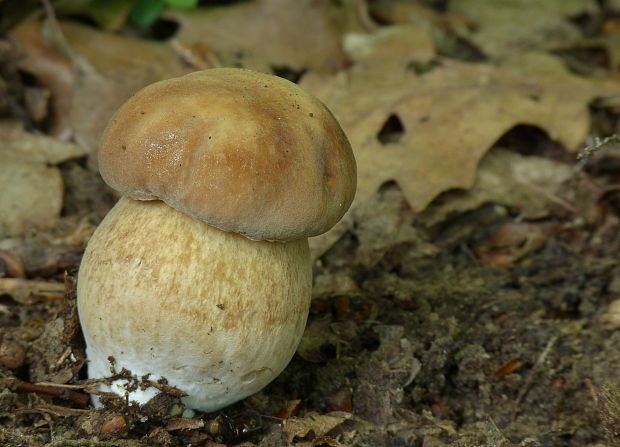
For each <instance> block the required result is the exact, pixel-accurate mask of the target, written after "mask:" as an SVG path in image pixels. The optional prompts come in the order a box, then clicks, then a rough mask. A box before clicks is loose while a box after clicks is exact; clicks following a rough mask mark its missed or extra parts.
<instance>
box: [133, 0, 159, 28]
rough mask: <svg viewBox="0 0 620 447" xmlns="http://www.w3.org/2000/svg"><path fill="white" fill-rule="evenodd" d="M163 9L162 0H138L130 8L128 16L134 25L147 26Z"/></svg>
mask: <svg viewBox="0 0 620 447" xmlns="http://www.w3.org/2000/svg"><path fill="white" fill-rule="evenodd" d="M163 9H164V0H138V1H137V2H136V3H135V5H134V6H133V8H132V9H131V12H130V13H129V18H130V19H131V21H132V22H133V23H135V24H136V25H138V26H140V27H147V26H149V25H151V24H152V23H153V22H155V20H157V17H159V14H161V11H162V10H163Z"/></svg>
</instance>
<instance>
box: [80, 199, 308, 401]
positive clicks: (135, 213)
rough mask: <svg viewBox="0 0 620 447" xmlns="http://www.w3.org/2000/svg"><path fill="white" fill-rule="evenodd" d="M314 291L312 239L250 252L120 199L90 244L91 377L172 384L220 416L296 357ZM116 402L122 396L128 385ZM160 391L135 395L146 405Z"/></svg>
mask: <svg viewBox="0 0 620 447" xmlns="http://www.w3.org/2000/svg"><path fill="white" fill-rule="evenodd" d="M310 292H311V266H310V255H309V250H308V243H307V239H301V240H296V241H292V242H287V243H279V242H266V241H250V240H248V239H246V238H244V237H242V236H239V235H237V234H234V233H225V232H223V231H220V230H218V229H216V228H214V227H211V226H209V225H207V224H205V223H203V222H201V221H198V220H196V219H193V218H191V217H189V216H187V215H185V214H183V213H181V212H179V211H177V210H175V209H173V208H171V207H169V206H167V205H165V204H164V203H163V202H160V201H149V202H140V201H135V200H131V199H127V198H122V199H121V200H120V201H119V202H118V204H117V205H116V206H115V207H114V208H113V209H112V211H111V212H110V213H109V214H108V215H107V216H106V218H105V219H104V220H103V222H102V223H101V225H100V226H99V228H98V229H97V231H96V232H95V234H94V235H93V237H92V238H91V240H90V242H89V244H88V248H87V249H86V253H85V254H84V258H83V261H82V265H81V268H80V276H79V281H78V310H79V314H80V320H81V324H82V329H83V332H84V336H85V338H86V344H87V357H88V361H89V364H88V376H89V377H91V378H98V377H109V376H110V375H111V370H110V367H111V365H110V362H109V360H108V358H109V357H110V356H112V357H113V358H114V360H115V367H116V369H117V370H120V369H121V368H127V369H128V370H130V371H131V372H132V373H133V374H135V375H138V377H140V376H141V375H144V374H151V377H150V379H151V380H156V379H158V378H161V377H163V378H165V379H167V381H168V384H169V385H172V386H174V387H177V388H179V389H181V390H182V391H184V392H186V393H187V394H188V396H187V397H185V398H183V399H184V402H185V403H186V404H187V405H188V406H190V407H191V408H195V409H198V410H202V411H214V410H217V409H219V408H222V407H224V406H226V405H229V404H231V403H233V402H236V401H238V400H240V399H243V398H244V397H246V396H249V395H251V394H253V393H255V392H257V391H258V390H260V389H261V388H263V387H264V386H265V385H267V384H268V383H269V382H270V381H271V380H273V379H274V378H275V377H276V376H277V375H278V374H279V373H280V372H281V371H282V370H283V369H284V367H285V366H286V365H287V364H288V362H289V361H290V359H291V357H292V356H293V354H294V352H295V350H296V348H297V345H298V343H299V340H300V338H301V335H302V333H303V330H304V326H305V323H306V317H307V315H308V308H309V304H310ZM111 389H112V390H113V391H116V392H117V393H119V394H123V395H124V393H125V390H124V387H123V384H122V383H115V384H113V386H112V388H111ZM157 392H158V391H157V390H155V389H152V388H151V389H147V390H135V391H131V392H130V393H129V399H130V400H135V401H137V402H138V403H144V402H146V401H147V400H148V399H150V398H151V397H152V396H153V395H155V394H156V393H157Z"/></svg>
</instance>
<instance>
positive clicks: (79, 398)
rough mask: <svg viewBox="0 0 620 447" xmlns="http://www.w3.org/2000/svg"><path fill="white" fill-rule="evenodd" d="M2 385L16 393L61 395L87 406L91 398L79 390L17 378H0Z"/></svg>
mask: <svg viewBox="0 0 620 447" xmlns="http://www.w3.org/2000/svg"><path fill="white" fill-rule="evenodd" d="M0 385H4V386H6V387H7V388H8V389H9V390H11V391H13V392H15V393H37V394H45V395H47V396H52V397H59V398H61V399H65V400H69V401H71V402H73V403H75V404H78V405H82V406H86V405H88V402H89V400H90V397H89V396H88V394H84V393H79V392H77V391H69V390H66V389H58V388H57V387H51V386H43V385H35V384H34V383H30V382H23V381H21V380H15V379H5V378H0Z"/></svg>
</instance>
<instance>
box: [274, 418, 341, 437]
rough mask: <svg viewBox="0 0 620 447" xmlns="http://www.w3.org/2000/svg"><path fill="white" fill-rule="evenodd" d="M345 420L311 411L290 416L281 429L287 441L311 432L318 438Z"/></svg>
mask: <svg viewBox="0 0 620 447" xmlns="http://www.w3.org/2000/svg"><path fill="white" fill-rule="evenodd" d="M346 420H347V419H346V418H344V417H342V416H330V415H328V414H318V413H314V412H311V413H308V414H306V415H305V416H304V417H302V418H298V417H291V418H288V419H287V420H285V421H284V426H283V431H284V433H285V434H286V438H287V440H288V442H289V443H290V442H293V440H294V439H295V438H305V437H306V436H309V435H311V434H312V435H313V437H317V438H320V437H322V436H323V435H325V434H327V433H328V432H330V431H331V430H333V429H334V428H336V427H338V426H339V425H340V424H342V423H343V422H345V421H346Z"/></svg>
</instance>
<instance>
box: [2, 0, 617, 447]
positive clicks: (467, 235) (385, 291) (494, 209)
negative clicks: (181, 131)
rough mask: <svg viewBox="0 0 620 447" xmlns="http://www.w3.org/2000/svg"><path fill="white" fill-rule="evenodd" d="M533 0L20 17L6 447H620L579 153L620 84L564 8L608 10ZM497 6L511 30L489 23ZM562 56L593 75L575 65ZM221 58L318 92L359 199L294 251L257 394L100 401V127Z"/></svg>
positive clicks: (5, 156) (599, 236)
mask: <svg viewBox="0 0 620 447" xmlns="http://www.w3.org/2000/svg"><path fill="white" fill-rule="evenodd" d="M530 3H531V2H527V1H525V0H520V1H514V2H506V4H502V5H500V4H499V3H497V4H495V2H476V1H465V0H462V1H458V0H454V1H451V2H448V3H447V10H445V11H442V10H440V9H435V8H434V7H433V2H404V1H400V0H391V1H388V0H381V1H376V2H372V3H371V4H370V5H369V7H368V9H367V5H366V3H365V2H363V1H354V0H351V1H342V2H303V3H302V4H301V5H300V7H299V9H298V10H292V9H291V8H287V5H286V2H282V1H281V0H258V1H253V2H240V3H233V4H230V5H225V6H218V7H216V8H205V9H204V10H202V9H199V10H197V11H191V12H189V11H180V10H179V11H175V10H169V11H167V12H165V13H164V16H163V17H164V18H165V20H171V21H175V22H176V23H177V24H178V25H179V26H180V31H179V32H178V33H177V35H175V36H172V37H169V38H167V39H164V40H163V41H152V40H147V39H146V38H144V37H139V36H138V34H139V33H136V32H135V31H131V29H130V27H126V26H123V25H119V23H122V19H123V17H124V14H126V11H127V10H126V9H123V8H120V7H118V5H117V6H116V7H115V8H116V9H114V14H112V15H111V16H110V17H113V22H114V23H112V22H110V23H109V25H107V26H106V27H107V28H108V31H101V30H98V29H96V28H94V27H92V25H86V26H85V25H84V24H78V23H76V22H75V21H72V20H64V21H62V22H59V23H51V24H50V22H49V21H48V22H45V21H40V20H34V19H32V18H31V19H28V20H26V21H23V20H16V23H17V25H15V26H13V28H12V29H11V30H10V32H9V37H8V38H7V39H4V40H3V41H2V42H1V44H2V45H5V46H3V47H2V48H5V47H6V45H9V47H11V48H13V49H12V50H11V51H2V52H0V55H1V56H0V57H2V58H3V59H2V60H1V61H0V62H1V64H0V65H2V69H1V70H0V73H2V81H1V82H0V97H2V100H1V101H0V106H1V107H0V110H2V113H3V114H4V115H5V116H4V117H2V119H1V120H0V129H1V131H0V162H1V164H0V173H2V172H5V173H6V172H8V173H10V175H8V176H4V177H3V176H2V175H0V188H1V190H0V191H1V193H0V203H2V207H1V208H0V211H1V213H0V229H1V230H2V231H1V232H0V233H1V234H0V388H1V391H0V418H1V422H0V444H2V445H29V446H46V445H49V446H51V445H84V446H89V445H92V446H104V445H105V446H147V445H148V446H179V445H188V444H191V445H198V446H211V447H214V446H221V445H240V446H245V447H250V446H253V445H261V446H299V447H302V446H340V445H359V446H364V445H388V446H406V445H412V446H419V445H423V446H425V447H428V446H437V447H439V446H451V447H464V446H486V445H493V446H499V445H501V446H534V445H539V446H591V447H595V446H600V445H605V443H607V442H609V443H613V442H617V439H618V436H619V435H618V433H619V432H620V431H619V430H618V427H619V426H620V422H619V418H618V414H617V413H618V411H617V407H618V406H619V405H620V404H619V403H618V401H619V398H618V392H617V386H618V384H617V383H616V382H617V377H616V371H617V366H618V364H620V350H618V348H617V346H618V343H619V340H618V338H619V337H620V335H619V334H620V332H618V328H619V327H620V323H618V311H617V308H618V304H617V303H618V300H619V299H620V296H619V293H620V286H618V283H619V280H618V278H620V266H619V264H618V260H617V253H618V249H619V248H620V236H619V235H620V232H619V231H618V229H619V226H620V193H619V192H618V191H620V188H618V186H617V179H618V174H619V173H620V163H618V160H619V157H618V152H617V148H616V147H614V145H613V144H609V145H603V146H602V147H601V148H600V149H598V150H597V151H592V153H591V154H590V156H589V157H588V158H587V159H585V160H584V161H581V162H577V161H576V157H575V155H576V152H577V151H578V150H580V149H581V148H582V147H583V145H584V144H586V141H588V139H589V135H590V133H591V132H593V131H594V129H608V131H607V132H609V133H613V132H616V131H617V129H618V123H619V122H620V121H619V120H618V118H619V117H620V112H619V109H618V108H617V106H616V105H614V101H616V102H617V100H616V98H617V96H618V95H619V93H620V83H619V82H618V80H617V72H616V71H617V66H616V65H615V63H614V62H613V61H614V60H615V59H614V57H615V56H613V51H614V50H613V48H614V46H613V45H615V44H613V42H611V41H612V40H613V39H614V37H613V33H612V32H610V31H609V26H611V25H607V26H608V28H606V30H607V31H605V32H601V33H600V34H599V35H596V36H594V37H596V38H597V39H599V40H601V41H603V42H604V43H605V42H607V43H605V45H602V46H601V48H603V50H604V51H609V53H610V59H609V61H610V63H609V65H605V64H604V63H603V64H602V65H601V62H600V59H599V58H598V57H597V56H596V55H595V54H588V53H587V52H586V53H585V55H584V53H583V48H584V47H587V48H589V47H588V46H587V45H590V44H591V42H589V43H588V39H591V37H592V36H591V34H592V29H591V28H588V29H586V28H584V26H585V25H584V22H579V21H576V20H573V19H574V18H575V17H576V16H577V15H582V16H583V17H586V16H588V17H595V18H597V17H598V18H599V19H600V21H599V22H600V23H601V24H605V23H606V24H610V23H612V20H613V16H611V15H606V14H607V10H605V9H604V8H601V7H599V6H597V5H598V4H597V3H594V2H590V1H586V0H584V1H577V0H573V1H570V2H548V3H547V4H546V6H545V8H543V9H542V10H537V9H535V8H534V7H531V6H529V5H530ZM0 6H1V5H0ZM607 6H608V10H612V9H613V8H617V5H615V3H614V2H609V5H607ZM99 7H101V5H99ZM502 8H503V10H502ZM511 8H512V9H511ZM293 9H294V8H293ZM59 11H62V9H61V8H59ZM515 11H518V14H517V16H514V14H516V12H515ZM532 14H534V15H536V14H537V17H535V18H532V17H533V16H532ZM509 16H513V17H517V18H518V20H516V19H515V23H521V24H522V28H523V29H520V30H518V31H519V32H514V33H510V32H507V33H504V34H502V31H501V29H502V26H503V25H502V24H505V20H506V19H505V18H506V17H509ZM265 17H269V18H270V20H269V21H267V20H265V19H264V18H265ZM310 18H312V20H310ZM102 23H103V22H102ZM588 23H589V22H588ZM526 25H527V26H526ZM112 29H114V30H118V32H116V33H113V32H111V31H110V30H112ZM240 29H244V30H247V34H246V35H245V36H244V35H243V33H239V31H238V30H240ZM526 31H527V32H526ZM50 32H51V33H52V37H50V35H49V33H50ZM54 33H56V34H55V35H54ZM58 33H60V34H58ZM588 34H590V35H588ZM550 36H551V37H550ZM63 42H65V43H64V44H63ZM584 45H585V46H584ZM558 46H562V47H563V50H567V49H568V50H569V51H570V49H571V48H578V49H579V51H580V53H579V57H580V58H583V57H586V58H587V57H589V56H591V57H592V58H593V59H592V61H591V65H593V66H596V70H593V71H592V74H590V75H589V76H585V75H583V74H576V73H574V72H572V71H571V69H570V68H571V67H572V65H570V64H569V65H567V63H566V61H567V58H566V57H562V58H560V57H558V55H557V54H551V53H549V52H548V50H549V49H557V48H558ZM516 50H518V51H516ZM480 54H482V55H483V56H487V57H488V59H487V60H480ZM17 55H19V56H17ZM217 65H224V66H228V65H241V66H244V67H248V68H255V69H256V68H258V69H263V70H267V71H275V72H278V73H279V74H282V75H289V76H291V75H292V77H293V78H295V79H299V82H300V83H301V85H302V86H304V87H305V88H307V89H308V90H310V91H311V92H313V93H315V94H316V95H318V96H319V97H321V98H322V99H323V100H324V101H325V103H326V104H327V105H328V106H329V107H330V109H331V110H332V111H333V112H334V114H335V115H336V117H337V118H338V119H339V120H340V122H341V123H342V125H343V127H344V129H345V131H346V132H347V134H348V136H349V138H350V139H351V142H352V145H353V148H354V151H355V154H356V157H357V160H358V169H359V191H358V196H357V198H356V203H355V206H354V207H353V208H352V210H351V211H350V212H349V214H348V215H347V217H346V219H345V222H344V223H343V224H342V225H340V226H339V227H338V228H337V229H335V230H333V231H332V232H330V233H329V234H328V235H326V236H325V237H322V238H318V239H319V240H318V241H315V242H313V249H314V255H315V260H316V262H315V265H314V270H315V272H314V273H315V285H314V292H313V295H314V299H313V302H312V308H311V314H310V318H309V322H308V326H307V330H306V333H305V335H304V338H303V341H302V344H301V345H300V348H299V350H298V355H297V356H296V357H295V358H294V359H293V361H292V362H291V364H290V365H289V367H288V368H287V369H286V370H285V371H284V372H283V374H282V375H281V376H280V377H278V378H277V379H276V380H275V381H274V383H272V384H271V385H270V386H269V387H268V388H266V389H265V390H263V391H261V392H259V393H257V394H256V395H254V396H252V397H250V398H248V399H246V400H244V401H243V402H240V403H238V404H236V405H234V406H232V407H230V408H227V409H224V410H222V411H220V412H218V413H216V414H202V413H194V414H189V413H186V414H185V416H186V417H182V416H183V413H184V408H183V407H182V405H181V404H180V402H179V400H178V396H179V394H178V392H177V391H178V390H177V391H175V390H174V389H169V388H170V387H166V385H165V384H156V385H157V386H158V387H159V388H160V389H161V390H163V391H164V392H163V393H162V394H160V395H159V396H158V398H156V399H154V400H152V401H151V402H149V403H148V404H146V405H145V406H143V407H141V408H140V407H137V406H135V405H133V404H131V403H127V402H126V401H124V400H123V399H122V398H118V397H115V396H105V395H104V396H101V397H100V398H101V399H102V401H103V402H105V408H103V409H100V410H94V409H92V408H91V407H90V406H89V404H88V400H89V398H88V395H89V393H94V392H97V391H96V383H92V382H89V381H87V380H85V375H84V370H83V365H84V348H83V342H82V339H81V335H80V332H79V324H78V322H77V319H76V313H75V292H74V291H75V280H76V270H77V267H78V266H79V261H80V256H81V253H82V251H83V249H84V247H85V245H86V243H87V241H88V238H89V236H90V234H92V231H93V230H94V228H95V227H96V225H97V224H98V222H99V221H100V219H101V218H102V217H103V216H104V215H105V213H106V211H107V210H108V209H109V208H110V207H111V206H112V204H113V202H114V200H115V196H114V194H113V193H112V192H111V191H110V190H109V189H108V188H107V187H106V186H105V185H104V184H103V183H102V182H101V180H100V179H99V178H98V175H97V173H96V163H94V161H93V160H94V157H95V154H96V142H97V140H98V138H99V135H100V133H101V131H102V129H103V126H104V124H105V121H106V120H107V118H108V117H109V116H110V115H111V113H113V111H114V109H115V108H116V107H117V106H118V105H119V104H120V103H122V102H123V101H124V100H125V99H126V98H127V97H128V96H129V95H131V94H132V93H133V92H135V91H136V90H137V89H139V88H140V87H141V86H143V85H146V84H148V83H151V82H154V81H156V80H159V79H163V78H166V77H171V76H176V75H178V74H182V73H185V72H189V71H191V70H193V69H196V68H205V67H209V66H217ZM16 73H17V74H18V76H15V74H16ZM33 80H34V81H36V82H33ZM33 84H34V85H33ZM5 85H6V86H10V90H7V89H6V88H4V86H5ZM26 91H28V92H30V93H28V95H26V94H25V93H24V92H26ZM28 98H29V99H28ZM599 99H601V100H600V101H598V100H599ZM11 116H12V117H11ZM15 118H17V119H19V120H21V123H20V122H18V121H16V120H15ZM532 129H536V131H535V132H533V131H532ZM595 136H600V137H605V136H609V134H607V135H605V134H602V135H595ZM17 164H19V166H20V168H18V167H17ZM22 165H24V166H27V169H28V171H27V172H28V175H27V176H26V177H21V178H16V177H15V173H16V172H21V171H19V169H22V168H21V166H22ZM52 173H53V174H52ZM23 178H32V181H29V180H28V181H25V180H23ZM44 181H47V182H50V181H54V182H55V183H53V185H52V183H41V182H44ZM26 188H29V189H26ZM2 200H8V202H2ZM5 203H9V204H11V205H5ZM23 204H27V205H26V206H23V207H22V208H19V206H21V205H23ZM37 213H39V214H37ZM7 222H8V223H7ZM15 222H17V223H15ZM115 373H116V374H131V373H130V372H127V371H116V372H115ZM140 380H148V379H143V378H136V381H137V382H140ZM154 385H155V384H154Z"/></svg>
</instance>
